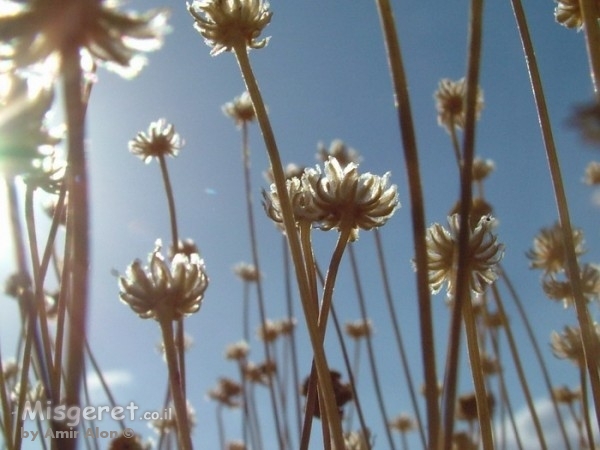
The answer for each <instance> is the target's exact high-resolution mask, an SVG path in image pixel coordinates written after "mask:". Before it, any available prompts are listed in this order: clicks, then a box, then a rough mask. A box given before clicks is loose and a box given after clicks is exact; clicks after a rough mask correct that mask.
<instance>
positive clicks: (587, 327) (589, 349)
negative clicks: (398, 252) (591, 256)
mask: <svg viewBox="0 0 600 450" xmlns="http://www.w3.org/2000/svg"><path fill="white" fill-rule="evenodd" d="M511 2H512V7H513V11H514V15H515V20H516V22H517V28H518V30H519V35H520V38H521V43H522V45H523V52H524V54H525V62H526V63H527V69H528V73H529V78H530V81H531V89H532V91H533V96H534V100H535V104H536V109H537V114H538V119H539V123H540V128H541V132H542V138H543V141H544V147H545V150H546V158H547V160H548V168H549V171H550V176H551V178H552V187H553V189H554V197H555V200H556V207H557V210H558V216H559V220H560V227H561V230H562V232H563V244H564V249H565V256H566V273H567V277H568V279H569V281H570V283H571V289H572V292H573V299H574V303H575V311H576V313H577V320H578V321H579V325H580V329H581V338H582V344H583V353H584V356H585V364H586V367H587V371H588V374H589V376H590V384H591V386H592V396H593V398H594V405H595V410H596V421H597V422H598V424H599V425H600V374H599V373H598V364H599V363H600V352H599V349H598V339H597V337H596V334H595V331H594V326H593V324H592V320H591V317H590V314H589V311H588V309H587V304H586V301H585V298H584V296H583V293H582V288H581V275H580V269H579V264H578V263H577V256H576V254H575V245H574V243H573V230H572V227H571V219H570V215H569V206H568V203H567V197H566V194H565V189H564V185H563V180H562V175H561V170H560V163H559V161H558V155H557V151H556V146H555V144H554V138H553V136H552V128H551V126H550V118H549V115H548V109H547V107H546V99H545V96H544V90H543V87H542V81H541V78H540V74H539V70H538V66H537V60H536V57H535V52H534V50H533V44H532V42H531V37H530V36H529V29H528V26H527V20H526V18H525V12H524V11H523V5H522V4H521V1H520V0H511Z"/></svg>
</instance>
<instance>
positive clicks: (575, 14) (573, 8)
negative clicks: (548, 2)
mask: <svg viewBox="0 0 600 450" xmlns="http://www.w3.org/2000/svg"><path fill="white" fill-rule="evenodd" d="M555 2H556V7H555V8H554V18H555V19H556V21H557V22H558V23H560V24H561V25H563V26H565V27H567V28H577V29H578V30H579V29H581V28H582V27H583V16H582V14H581V9H580V8H579V0H555ZM596 3H597V4H599V5H600V2H598V1H596ZM597 19H598V18H597Z"/></svg>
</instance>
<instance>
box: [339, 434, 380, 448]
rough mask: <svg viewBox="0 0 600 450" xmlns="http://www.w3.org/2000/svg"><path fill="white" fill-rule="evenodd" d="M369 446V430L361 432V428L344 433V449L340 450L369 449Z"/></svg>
mask: <svg viewBox="0 0 600 450" xmlns="http://www.w3.org/2000/svg"><path fill="white" fill-rule="evenodd" d="M332 445H333V444H332ZM371 446H372V444H371V433H370V432H369V430H366V433H363V432H362V430H361V431H349V432H347V433H344V449H340V450H369V449H370V448H371ZM334 448H335V447H334ZM335 450H337V449H335Z"/></svg>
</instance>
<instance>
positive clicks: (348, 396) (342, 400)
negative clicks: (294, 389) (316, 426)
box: [300, 370, 354, 417]
mask: <svg viewBox="0 0 600 450" xmlns="http://www.w3.org/2000/svg"><path fill="white" fill-rule="evenodd" d="M329 375H330V376H331V383H332V384H333V395H334V397H335V404H336V405H337V407H338V412H339V414H340V417H342V416H343V415H344V414H343V410H342V407H343V406H344V405H345V404H346V403H348V402H349V401H351V400H352V399H353V398H354V395H353V392H352V386H351V384H350V383H343V382H342V374H341V373H339V372H338V371H336V370H330V371H329ZM309 383H310V377H306V378H305V379H304V382H303V383H302V386H301V390H300V393H301V394H302V395H303V396H307V395H308V388H309ZM318 398H319V394H318V392H317V399H318ZM313 416H314V417H321V410H320V408H319V402H318V401H317V402H316V404H315V409H314V411H313Z"/></svg>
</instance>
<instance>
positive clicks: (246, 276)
mask: <svg viewBox="0 0 600 450" xmlns="http://www.w3.org/2000/svg"><path fill="white" fill-rule="evenodd" d="M233 273H235V274H236V275H237V277H238V278H239V279H240V280H242V281H244V282H246V283H255V282H257V281H258V280H259V279H260V273H259V272H258V270H256V266H255V265H254V264H248V263H243V262H241V263H238V264H236V265H235V266H234V267H233Z"/></svg>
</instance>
